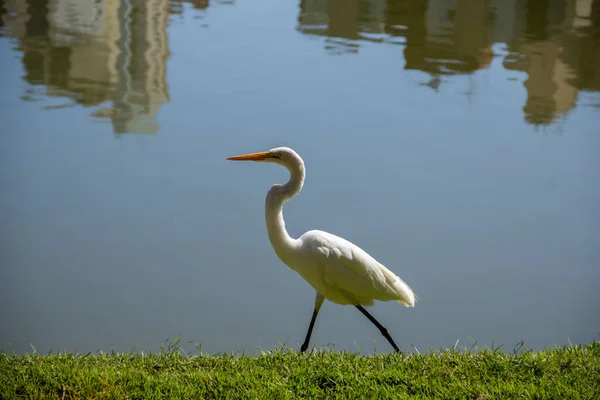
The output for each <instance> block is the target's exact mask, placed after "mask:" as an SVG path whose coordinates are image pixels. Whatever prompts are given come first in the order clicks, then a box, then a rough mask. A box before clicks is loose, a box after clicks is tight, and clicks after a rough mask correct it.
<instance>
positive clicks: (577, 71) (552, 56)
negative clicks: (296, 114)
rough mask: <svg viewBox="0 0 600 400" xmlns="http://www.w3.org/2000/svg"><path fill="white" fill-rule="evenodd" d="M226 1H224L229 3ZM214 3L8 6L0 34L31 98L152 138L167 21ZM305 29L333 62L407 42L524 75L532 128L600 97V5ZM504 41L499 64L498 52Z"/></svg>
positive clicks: (410, 9)
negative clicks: (373, 46)
mask: <svg viewBox="0 0 600 400" xmlns="http://www.w3.org/2000/svg"><path fill="white" fill-rule="evenodd" d="M222 2H223V1H221V3H222ZM184 3H187V4H188V5H189V6H190V7H193V8H195V9H199V10H203V9H206V8H208V7H209V5H210V3H209V0H187V1H185V0H95V1H93V2H92V1H78V0H0V28H1V29H2V30H1V31H0V35H4V36H11V37H14V38H16V39H18V46H17V47H18V50H19V51H20V52H22V63H23V66H24V71H25V72H24V79H25V80H26V81H27V82H28V83H29V84H30V86H29V88H28V89H27V90H26V93H24V96H23V98H24V99H28V100H36V99H37V98H39V97H42V96H40V93H43V95H44V96H51V97H57V98H63V99H64V98H68V99H70V101H72V102H73V103H71V104H69V103H67V104H64V105H59V106H58V107H68V106H70V105H72V104H80V105H84V106H87V107H91V108H92V109H93V112H92V114H93V115H94V116H96V117H98V118H106V119H110V121H111V122H112V125H113V127H114V132H116V133H155V132H157V130H158V123H157V122H156V121H157V114H158V112H159V110H160V108H161V106H162V105H164V104H166V103H167V102H168V101H169V92H168V87H167V82H166V65H167V64H166V63H167V59H168V57H169V41H168V36H167V25H168V23H169V15H172V14H182V13H183V12H184V11H183V10H184V8H185V7H184ZM299 6H300V12H299V17H298V27H297V29H298V30H299V31H300V32H302V33H304V34H307V35H314V36H318V37H323V38H324V45H325V49H326V50H327V51H328V52H330V53H331V54H340V53H349V54H354V53H358V52H360V46H361V45H363V44H364V43H365V42H375V43H385V44H389V45H392V46H393V44H399V45H401V47H398V49H402V50H400V51H403V52H404V60H405V64H404V69H406V70H419V71H424V72H426V73H428V74H429V75H430V76H431V80H430V82H429V83H427V86H431V87H433V88H434V89H437V88H438V86H439V85H441V84H442V82H443V80H442V79H441V77H442V76H446V77H448V76H451V75H456V74H471V73H474V72H476V71H478V70H480V69H484V68H487V67H488V66H489V65H490V64H491V62H492V61H493V59H494V57H498V58H500V57H501V58H502V60H499V61H500V62H501V64H502V65H503V67H504V68H506V69H508V70H516V71H520V72H523V73H525V74H526V75H527V78H526V79H525V81H524V87H525V89H526V91H527V100H526V102H525V104H524V106H523V112H524V115H525V119H526V120H527V121H528V122H529V123H532V124H536V125H543V124H550V123H553V122H554V121H555V120H556V119H557V118H560V116H561V115H565V114H567V113H568V112H569V111H570V110H572V109H573V108H574V107H575V105H576V102H577V97H578V94H579V92H580V91H595V92H596V91H600V71H599V70H598V66H599V65H600V0H301V1H300V2H299ZM496 43H502V44H503V45H502V46H500V47H504V51H503V53H504V54H502V55H494V51H493V48H497V47H494V44H496Z"/></svg>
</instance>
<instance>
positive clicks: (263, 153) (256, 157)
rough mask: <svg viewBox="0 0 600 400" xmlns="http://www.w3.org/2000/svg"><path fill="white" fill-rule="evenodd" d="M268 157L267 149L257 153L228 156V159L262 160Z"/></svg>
mask: <svg viewBox="0 0 600 400" xmlns="http://www.w3.org/2000/svg"><path fill="white" fill-rule="evenodd" d="M268 157H269V152H268V151H261V152H259V153H250V154H242V155H239V156H233V157H229V158H228V160H232V161H263V160H265V159H266V158H268Z"/></svg>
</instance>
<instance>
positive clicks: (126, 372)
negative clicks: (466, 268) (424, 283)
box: [0, 342, 600, 400]
mask: <svg viewBox="0 0 600 400" xmlns="http://www.w3.org/2000/svg"><path fill="white" fill-rule="evenodd" d="M0 390H1V392H0V394H1V395H0V397H1V398H4V399H11V398H28V399H35V398H44V399H45V398H53V399H72V398H77V399H79V398H81V399H84V398H85V399H96V398H161V399H163V398H194V399H224V398H255V399H282V398H289V399H292V398H294V399H295V398H328V399H329V398H345V399H346V398H360V399H363V398H376V399H384V398H385V399H388V398H397V399H412V398H461V399H488V400H491V399H510V398H526V399H592V398H596V399H597V398H600V342H594V343H592V344H590V345H580V346H568V347H563V348H555V349H548V350H544V351H539V352H531V351H524V350H521V351H516V352H512V353H505V352H503V351H501V350H497V349H496V350H491V349H485V350H468V351H467V350H462V351H461V350H457V349H449V350H443V351H436V352H430V353H428V354H410V355H400V354H398V355H397V354H387V355H357V354H353V353H345V352H333V351H328V350H326V351H319V352H313V353H312V354H307V355H299V354H297V353H296V352H295V351H293V350H288V349H283V348H282V349H279V350H275V351H272V352H265V353H264V354H262V355H259V356H244V355H224V354H222V355H208V354H198V355H193V356H191V355H185V354H182V353H181V351H178V350H177V349H176V348H174V347H169V348H166V349H164V350H163V351H161V352H158V353H155V354H122V353H121V354H118V353H97V354H87V355H83V354H66V353H61V354H46V355H43V354H36V353H35V352H34V353H29V354H25V355H18V356H15V355H9V354H6V353H1V352H0Z"/></svg>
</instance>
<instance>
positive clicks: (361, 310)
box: [356, 304, 400, 352]
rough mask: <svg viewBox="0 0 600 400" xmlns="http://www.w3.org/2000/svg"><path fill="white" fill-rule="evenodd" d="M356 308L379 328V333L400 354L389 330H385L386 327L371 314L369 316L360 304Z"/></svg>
mask: <svg viewBox="0 0 600 400" xmlns="http://www.w3.org/2000/svg"><path fill="white" fill-rule="evenodd" d="M356 308H358V311H360V312H361V313H363V315H364V316H365V317H367V318H369V321H371V322H372V323H373V324H374V325H375V326H376V327H377V329H379V332H381V334H382V335H383V337H384V338H386V339H387V341H388V342H390V344H391V345H392V347H393V348H394V350H396V351H397V352H400V349H399V348H398V346H396V343H394V339H392V337H391V336H390V334H389V333H388V330H387V329H385V327H384V326H383V325H381V324H380V323H379V322H378V321H377V320H376V319H375V318H374V317H373V316H372V315H371V314H369V312H368V311H367V310H365V309H364V308H363V306H361V305H360V304H359V305H357V306H356Z"/></svg>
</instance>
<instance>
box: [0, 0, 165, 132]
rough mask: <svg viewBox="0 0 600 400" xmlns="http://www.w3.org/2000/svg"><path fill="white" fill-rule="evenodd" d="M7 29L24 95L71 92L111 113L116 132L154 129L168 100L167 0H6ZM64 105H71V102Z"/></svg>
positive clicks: (99, 110)
mask: <svg viewBox="0 0 600 400" xmlns="http://www.w3.org/2000/svg"><path fill="white" fill-rule="evenodd" d="M3 3H4V4H3V7H2V8H3V9H4V15H3V16H2V20H3V25H4V34H5V35H7V36H12V37H15V38H17V39H18V40H19V41H18V50H20V51H21V52H22V63H23V66H24V71H25V72H24V79H25V80H26V81H27V82H28V83H30V84H31V85H32V86H31V88H30V89H28V91H27V93H26V94H25V96H24V98H25V99H31V100H35V99H36V97H37V96H36V92H35V91H36V90H39V89H40V87H41V86H42V85H43V89H42V90H44V94H45V95H46V96H51V97H62V98H65V97H67V98H70V99H72V101H73V102H75V103H76V104H81V105H84V106H88V107H94V108H95V111H94V112H93V115H95V116H97V117H101V118H109V119H110V120H111V122H112V125H113V128H114V132H115V133H155V132H157V131H158V124H157V122H156V118H157V114H158V111H159V109H160V107H161V106H162V105H163V104H166V103H167V102H168V101H169V94H168V88H167V82H166V62H167V59H168V57H169V42H168V38H167V32H166V28H167V21H168V11H169V1H168V0H97V1H93V2H91V1H89V2H88V1H78V0H5V1H4V2H3ZM65 106H69V105H68V104H67V105H65Z"/></svg>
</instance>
